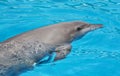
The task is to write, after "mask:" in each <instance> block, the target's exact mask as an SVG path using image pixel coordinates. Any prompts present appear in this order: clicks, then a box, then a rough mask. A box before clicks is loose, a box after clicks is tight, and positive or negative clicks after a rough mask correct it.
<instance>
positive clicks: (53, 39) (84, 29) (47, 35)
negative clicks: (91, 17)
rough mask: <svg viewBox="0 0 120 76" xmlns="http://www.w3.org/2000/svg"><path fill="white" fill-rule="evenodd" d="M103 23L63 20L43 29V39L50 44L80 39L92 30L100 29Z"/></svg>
mask: <svg viewBox="0 0 120 76" xmlns="http://www.w3.org/2000/svg"><path fill="white" fill-rule="evenodd" d="M101 27H102V24H89V23H85V22H80V21H73V22H62V23H58V24H54V25H51V26H48V27H45V28H44V29H43V32H44V33H43V35H44V36H40V37H43V39H42V38H40V39H42V40H41V41H43V42H45V43H48V44H53V45H54V44H58V45H59V44H66V43H68V44H69V43H71V42H72V41H74V40H77V39H80V38H81V37H83V36H84V35H85V34H87V33H88V32H90V31H93V30H96V29H99V28H101Z"/></svg>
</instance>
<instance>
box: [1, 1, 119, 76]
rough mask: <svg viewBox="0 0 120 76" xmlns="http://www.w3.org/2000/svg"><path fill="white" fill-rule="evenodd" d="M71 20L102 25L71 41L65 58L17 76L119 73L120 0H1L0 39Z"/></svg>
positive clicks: (115, 74) (116, 75)
mask: <svg viewBox="0 0 120 76" xmlns="http://www.w3.org/2000/svg"><path fill="white" fill-rule="evenodd" d="M74 20H80V21H85V22H89V23H100V24H103V25H104V28H102V29H99V30H96V31H93V32H90V33H88V34H87V35H86V36H84V37H83V38H82V39H80V40H78V41H75V42H73V43H72V46H73V48H72V52H71V53H70V54H69V55H68V56H67V57H66V58H65V59H63V60H60V61H57V62H53V63H49V64H42V65H40V66H38V67H35V68H34V69H33V70H31V71H27V72H25V73H22V74H21V75H20V76H120V0H0V41H1V42H2V41H4V40H6V39H8V38H10V37H13V36H15V35H17V34H20V33H23V32H25V31H29V30H32V29H35V28H38V27H42V26H47V25H50V24H55V23H59V22H65V21H74Z"/></svg>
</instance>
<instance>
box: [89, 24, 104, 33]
mask: <svg viewBox="0 0 120 76" xmlns="http://www.w3.org/2000/svg"><path fill="white" fill-rule="evenodd" d="M102 27H103V25H102V24H91V26H90V30H91V31H92V30H96V29H99V28H102Z"/></svg>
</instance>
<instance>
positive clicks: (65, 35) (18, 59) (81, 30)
mask: <svg viewBox="0 0 120 76" xmlns="http://www.w3.org/2000/svg"><path fill="white" fill-rule="evenodd" d="M101 27H102V25H101V24H89V23H84V22H79V21H76V22H63V23H58V24H54V25H50V26H46V27H43V28H38V29H35V30H32V31H29V32H26V33H23V34H20V35H17V36H15V37H13V38H10V39H8V40H6V41H4V42H2V43H0V76H18V75H19V74H20V73H21V72H23V71H24V70H27V69H31V68H33V64H34V63H38V64H39V63H41V62H39V61H40V60H41V59H43V58H44V57H45V56H49V58H48V60H46V61H49V60H50V59H51V57H52V53H53V52H56V57H55V59H54V61H56V60H60V59H63V58H65V57H66V55H68V54H69V53H70V51H71V47H72V46H71V44H70V43H71V42H72V41H74V40H77V39H79V38H80V37H82V36H84V35H85V34H86V33H88V32H89V31H92V30H95V29H98V28H101ZM42 62H45V61H42Z"/></svg>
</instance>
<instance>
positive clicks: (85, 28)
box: [70, 22, 103, 41]
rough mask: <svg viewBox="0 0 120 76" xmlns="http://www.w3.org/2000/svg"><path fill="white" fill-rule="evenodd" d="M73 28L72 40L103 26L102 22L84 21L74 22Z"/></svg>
mask: <svg viewBox="0 0 120 76" xmlns="http://www.w3.org/2000/svg"><path fill="white" fill-rule="evenodd" d="M70 27H72V30H71V34H70V37H71V40H72V41H73V40H78V39H80V38H81V37H83V36H84V35H86V34H87V33H88V32H90V31H93V30H96V29H99V28H102V27H103V25H102V24H89V23H84V22H73V23H72V25H71V26H70Z"/></svg>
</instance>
